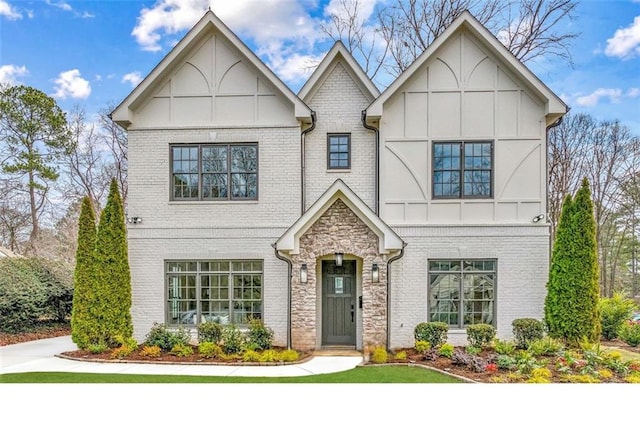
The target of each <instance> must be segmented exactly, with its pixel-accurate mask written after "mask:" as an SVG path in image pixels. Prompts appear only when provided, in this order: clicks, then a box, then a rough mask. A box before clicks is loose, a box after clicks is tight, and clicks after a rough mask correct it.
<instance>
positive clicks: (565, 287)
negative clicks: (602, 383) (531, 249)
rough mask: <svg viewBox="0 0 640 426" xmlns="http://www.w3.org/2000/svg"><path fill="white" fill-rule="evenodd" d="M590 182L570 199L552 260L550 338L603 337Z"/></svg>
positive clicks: (548, 302) (547, 302)
mask: <svg viewBox="0 0 640 426" xmlns="http://www.w3.org/2000/svg"><path fill="white" fill-rule="evenodd" d="M595 230H596V225H595V219H594V217H593V204H592V202H591V191H590V189H589V182H588V180H587V179H586V178H585V179H583V181H582V186H581V187H580V189H579V190H578V192H577V193H576V196H575V198H573V199H572V198H571V196H567V197H566V198H565V200H564V202H563V204H562V212H561V215H560V222H559V224H558V231H557V234H556V241H555V244H554V247H553V253H552V257H551V269H550V272H549V282H548V283H547V297H546V300H545V322H546V325H547V329H548V332H549V335H550V336H552V337H556V338H562V339H566V340H568V341H572V342H577V341H579V340H581V339H583V338H586V339H587V340H589V341H591V342H595V341H597V340H598V339H599V336H600V320H599V313H598V299H599V296H598V295H599V285H598V256H597V244H596V237H595Z"/></svg>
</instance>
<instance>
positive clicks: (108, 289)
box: [94, 179, 133, 346]
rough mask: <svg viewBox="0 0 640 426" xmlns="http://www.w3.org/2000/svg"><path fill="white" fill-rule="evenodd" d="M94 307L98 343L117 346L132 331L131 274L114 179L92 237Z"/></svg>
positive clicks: (119, 200)
mask: <svg viewBox="0 0 640 426" xmlns="http://www.w3.org/2000/svg"><path fill="white" fill-rule="evenodd" d="M95 265H96V270H95V274H96V288H95V289H96V290H95V294H94V296H95V304H94V306H95V309H96V311H95V312H96V319H97V321H98V331H99V334H100V339H101V341H100V343H105V344H107V345H109V346H115V345H117V340H118V338H129V337H131V336H132V334H133V325H132V321H131V274H130V270H129V259H128V251H127V234H126V228H125V218H124V207H123V205H122V198H121V197H120V191H119V190H118V184H117V183H116V180H115V179H112V180H111V186H110V188H109V196H108V198H107V205H106V206H105V208H104V210H103V211H102V214H101V215H100V224H99V226H98V235H97V240H96V263H95Z"/></svg>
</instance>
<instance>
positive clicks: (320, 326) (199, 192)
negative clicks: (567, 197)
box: [112, 11, 567, 350]
mask: <svg viewBox="0 0 640 426" xmlns="http://www.w3.org/2000/svg"><path fill="white" fill-rule="evenodd" d="M566 112H567V106H566V105H565V104H564V103H563V102H562V101H561V100H560V99H559V97H558V96H556V95H555V94H554V93H553V92H551V90H550V89H549V88H548V87H547V86H545V85H544V83H543V82H542V81H540V80H539V79H538V78H537V77H536V76H535V75H533V74H532V73H531V71H529V70H528V69H527V68H526V67H525V66H524V65H523V64H522V63H520V62H519V61H518V60H517V59H515V57H514V56H513V55H511V54H510V53H509V52H508V51H507V49H505V48H504V47H503V46H502V45H501V44H500V42H499V41H498V40H497V39H496V38H495V37H494V36H493V35H492V34H491V33H490V32H489V31H487V29H485V28H484V27H483V26H482V25H481V24H480V23H479V22H478V21H477V20H476V19H475V18H474V17H473V16H472V15H471V14H469V13H464V14H462V15H461V16H460V17H459V18H458V19H457V20H455V22H453V23H452V25H451V26H450V27H449V28H448V29H447V30H446V31H445V32H444V33H443V34H442V35H441V36H440V37H439V38H437V39H436V40H435V41H434V42H433V43H432V45H431V46H429V48H428V49H427V50H426V51H425V52H424V53H423V54H422V55H421V56H420V57H419V58H418V59H417V60H416V61H415V62H414V63H413V64H412V65H411V66H410V68H408V69H407V70H406V71H405V72H404V73H403V74H401V75H400V76H399V77H398V78H397V79H396V80H395V81H394V82H393V83H392V84H391V85H390V86H389V87H388V88H386V90H384V91H383V92H382V93H380V92H379V90H378V88H376V86H375V85H374V84H373V83H372V82H371V81H370V80H369V78H368V77H367V76H366V74H365V73H364V72H363V71H362V69H361V68H360V67H359V65H358V64H357V63H356V61H355V60H354V58H353V57H352V56H351V55H350V54H349V52H348V51H347V49H346V48H345V46H343V45H342V43H340V42H338V43H336V44H335V45H334V46H333V48H332V49H331V50H330V51H329V52H328V53H327V54H326V56H325V57H324V59H323V60H322V62H321V63H320V64H319V65H318V67H317V69H316V70H315V72H314V73H313V74H312V75H311V77H310V78H309V80H308V81H307V82H306V84H304V86H303V87H302V89H301V90H300V92H299V93H298V94H296V93H293V92H292V91H291V89H290V88H289V87H287V86H286V85H285V84H284V83H283V82H282V81H281V80H280V79H279V78H278V77H277V76H276V75H275V74H274V73H273V71H272V70H270V69H269V68H268V67H267V66H266V65H265V64H264V63H263V62H262V61H261V60H260V59H259V58H258V57H257V56H256V54H255V53H254V52H252V51H251V50H250V49H249V48H248V47H247V46H246V45H245V44H244V43H242V41H241V40H240V39H239V38H238V37H237V36H236V35H235V34H234V33H233V32H232V31H231V30H230V29H229V28H228V27H227V26H226V25H225V24H224V23H223V22H221V21H220V19H218V18H217V17H216V16H215V15H214V14H213V13H212V12H211V11H208V12H206V13H205V15H204V16H203V17H202V19H201V20H200V21H199V22H198V23H197V24H196V25H195V26H194V27H193V28H192V29H191V30H190V31H189V32H188V33H187V34H186V35H185V37H184V38H183V39H182V40H181V41H180V42H179V43H178V44H177V45H176V46H175V47H174V48H173V50H171V51H170V52H169V54H168V55H167V56H166V57H165V58H164V59H163V60H162V61H161V62H160V63H159V64H158V65H157V66H156V67H155V68H154V69H153V70H152V71H151V73H150V74H149V75H148V76H147V77H146V78H145V79H144V80H143V81H142V82H141V83H140V84H139V85H138V86H137V87H136V88H135V89H134V90H133V91H132V92H131V94H129V96H127V97H126V98H125V99H124V100H123V101H122V103H121V104H120V105H119V106H118V107H117V108H116V109H115V110H114V111H113V113H112V119H113V120H114V121H115V122H116V123H118V124H119V125H120V126H122V127H124V128H125V129H127V131H128V137H129V153H128V160H129V198H128V215H129V218H130V220H129V225H128V241H129V256H130V266H131V276H132V297H133V306H132V312H131V313H132V317H133V320H134V335H135V337H136V338H138V339H142V338H144V336H145V335H146V333H147V332H148V331H149V329H150V328H151V327H152V325H153V324H154V323H156V322H157V323H165V324H167V325H170V326H175V327H178V326H184V327H189V328H191V329H195V328H196V327H197V325H198V324H200V323H201V322H203V321H217V322H220V323H223V324H230V323H233V324H236V325H238V326H239V327H242V326H244V325H246V324H247V321H248V320H249V318H251V317H257V318H261V319H262V320H263V321H264V323H265V324H266V325H267V326H268V327H270V328H271V329H272V330H273V331H274V338H275V343H276V344H277V345H282V346H289V347H293V348H295V349H300V350H307V349H317V348H322V347H332V346H346V347H355V348H356V349H359V350H361V349H364V348H366V347H367V346H371V345H382V346H386V347H388V348H396V347H408V346H412V345H413V330H414V327H415V326H416V324H418V323H420V322H424V321H436V320H437V321H444V322H446V323H447V324H449V335H448V340H449V342H451V343H453V344H465V343H466V332H465V328H466V326H468V325H470V324H477V323H489V324H493V325H494V326H495V327H496V329H497V333H498V336H499V337H501V338H509V337H511V336H512V334H511V333H512V326H511V322H512V321H513V320H514V319H515V318H521V317H533V318H542V316H543V305H544V298H545V292H546V289H545V284H546V280H547V274H548V268H549V226H548V224H547V223H546V211H547V200H546V180H547V165H546V143H547V142H546V135H547V129H548V128H549V127H550V126H553V125H554V124H555V123H557V122H558V120H559V119H561V117H562V116H563V114H565V113H566ZM132 217H135V220H131V218H132Z"/></svg>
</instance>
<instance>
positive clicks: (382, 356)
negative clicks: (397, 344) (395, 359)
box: [371, 346, 389, 364]
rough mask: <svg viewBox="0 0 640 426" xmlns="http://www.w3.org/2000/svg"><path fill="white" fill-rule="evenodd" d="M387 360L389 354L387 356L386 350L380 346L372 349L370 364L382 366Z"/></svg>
mask: <svg viewBox="0 0 640 426" xmlns="http://www.w3.org/2000/svg"><path fill="white" fill-rule="evenodd" d="M388 358H389V354H387V350H386V349H385V348H383V347H382V346H376V347H375V348H374V349H373V353H372V354H371V362H373V363H375V364H384V363H385V362H387V360H388Z"/></svg>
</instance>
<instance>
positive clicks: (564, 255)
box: [544, 194, 573, 337]
mask: <svg viewBox="0 0 640 426" xmlns="http://www.w3.org/2000/svg"><path fill="white" fill-rule="evenodd" d="M572 208H573V199H572V198H571V195H570V194H568V195H567V196H565V198H564V200H563V201H562V210H561V212H560V219H559V221H558V228H557V231H556V239H555V242H554V244H553V250H552V253H551V268H550V270H549V281H548V282H547V296H546V299H545V304H544V320H545V323H546V326H547V330H548V333H549V335H550V336H552V337H562V336H563V334H564V333H563V324H564V323H565V321H566V318H565V315H570V310H569V309H568V307H569V303H568V301H569V299H570V293H571V290H570V285H569V283H570V282H571V267H572V265H571V256H570V246H571V229H570V222H571V214H572Z"/></svg>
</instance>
